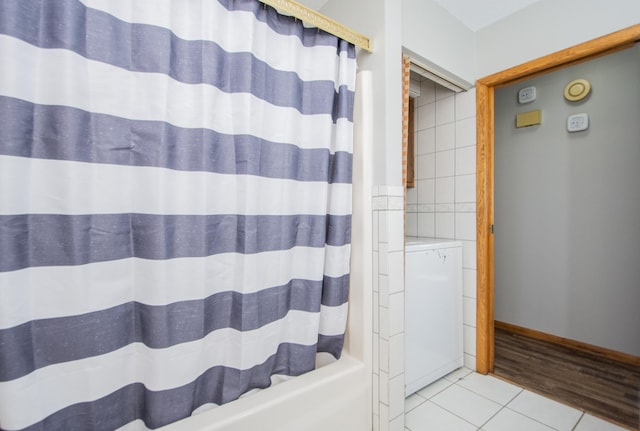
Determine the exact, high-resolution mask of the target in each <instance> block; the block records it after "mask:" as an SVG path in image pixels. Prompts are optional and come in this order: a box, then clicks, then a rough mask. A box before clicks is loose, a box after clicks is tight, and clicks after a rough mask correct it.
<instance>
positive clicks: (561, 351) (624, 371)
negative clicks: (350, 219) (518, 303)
mask: <svg viewBox="0 0 640 431" xmlns="http://www.w3.org/2000/svg"><path fill="white" fill-rule="evenodd" d="M494 374H495V375H496V376H498V377H501V378H504V379H506V380H509V381H511V382H513V383H516V384H518V385H520V386H523V387H525V388H526V389H529V390H531V391H533V392H537V393H539V394H541V395H545V396H548V397H549V398H553V399H555V400H558V401H560V402H563V403H565V404H568V405H571V406H574V407H576V408H578V409H581V410H584V411H586V412H588V413H591V414H593V415H595V416H599V417H601V418H604V419H607V420H610V421H612V422H615V423H618V424H620V425H622V426H624V427H626V428H629V429H632V430H640V419H639V411H640V367H638V366H634V365H629V364H625V363H621V362H617V361H615V360H612V359H610V358H606V357H603V356H600V355H596V354H593V353H590V352H585V351H581V350H577V349H573V348H568V347H565V346H561V345H558V344H554V343H550V342H547V341H541V340H536V339H533V338H529V337H526V336H523V335H520V334H515V333H512V332H508V331H506V330H505V329H502V328H495V368H494Z"/></svg>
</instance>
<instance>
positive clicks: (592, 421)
mask: <svg viewBox="0 0 640 431" xmlns="http://www.w3.org/2000/svg"><path fill="white" fill-rule="evenodd" d="M625 430H626V428H622V427H619V426H618V425H615V424H612V423H610V422H607V421H604V420H602V419H600V418H597V417H595V416H591V415H589V414H586V413H585V414H584V416H582V418H581V419H580V422H578V426H576V427H575V430H574V431H625Z"/></svg>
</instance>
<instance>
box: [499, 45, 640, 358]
mask: <svg viewBox="0 0 640 431" xmlns="http://www.w3.org/2000/svg"><path fill="white" fill-rule="evenodd" d="M577 78H585V79H588V80H589V81H590V82H591V85H592V90H591V94H590V95H589V96H588V97H587V98H586V99H585V100H583V101H580V102H568V101H566V100H565V99H564V97H563V89H564V86H565V85H566V84H567V83H568V82H570V81H572V80H573V79H577ZM529 85H535V86H536V88H537V100H536V101H535V102H533V103H528V104H524V105H519V104H518V102H517V91H518V90H519V89H520V88H523V87H527V86H529ZM533 109H541V110H542V124H541V125H538V126H531V127H527V128H521V129H516V128H515V116H516V113H520V112H526V111H529V110H533ZM581 112H586V113H588V114H589V121H590V127H589V129H588V130H587V131H583V132H577V133H568V132H567V131H566V120H567V116H569V115H571V114H575V113H581ZM495 114H496V115H495V118H496V120H495V223H496V233H495V318H496V320H501V321H505V322H509V323H512V324H515V325H519V326H523V327H527V328H532V329H536V330H538V331H542V332H546V333H551V334H555V335H558V336H561V337H566V338H570V339H574V340H578V341H583V342H586V343H590V344H594V345H598V346H602V347H606V348H609V349H613V350H617V351H621V352H625V353H629V354H633V355H640V46H639V45H636V46H635V47H633V48H631V49H627V50H625V51H621V52H618V53H615V54H611V55H609V56H606V57H601V58H598V59H595V60H591V61H589V62H586V63H582V64H578V65H574V66H572V67H570V68H566V69H562V70H558V71H555V72H552V73H549V74H546V75H543V76H539V77H537V78H534V79H531V80H528V81H524V82H519V83H516V84H513V85H511V86H508V87H503V88H500V89H497V90H496V92H495Z"/></svg>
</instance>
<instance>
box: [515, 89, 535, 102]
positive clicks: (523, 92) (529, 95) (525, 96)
mask: <svg viewBox="0 0 640 431" xmlns="http://www.w3.org/2000/svg"><path fill="white" fill-rule="evenodd" d="M534 100H536V87H526V88H522V89H520V90H519V91H518V103H520V104H522V103H530V102H533V101H534Z"/></svg>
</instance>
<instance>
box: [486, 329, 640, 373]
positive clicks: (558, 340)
mask: <svg viewBox="0 0 640 431" xmlns="http://www.w3.org/2000/svg"><path fill="white" fill-rule="evenodd" d="M493 323H494V326H495V327H496V328H500V329H504V330H505V331H509V332H513V333H514V334H520V335H524V336H527V337H529V338H533V339H536V340H541V341H548V342H550V343H555V344H559V345H561V346H566V347H570V348H573V349H577V350H582V351H585V352H589V353H593V354H596V355H600V356H604V357H605V358H609V359H613V360H615V361H619V362H623V363H625V364H630V365H634V366H640V356H635V355H630V354H628V353H624V352H618V351H616V350H611V349H607V348H605V347H600V346H594V345H593V344H588V343H583V342H582V341H576V340H571V339H569V338H563V337H559V336H557V335H553V334H547V333H546V332H540V331H536V330H535V329H530V328H523V327H522V326H518V325H513V324H511V323H506V322H501V321H499V320H495V321H494V322H493Z"/></svg>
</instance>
